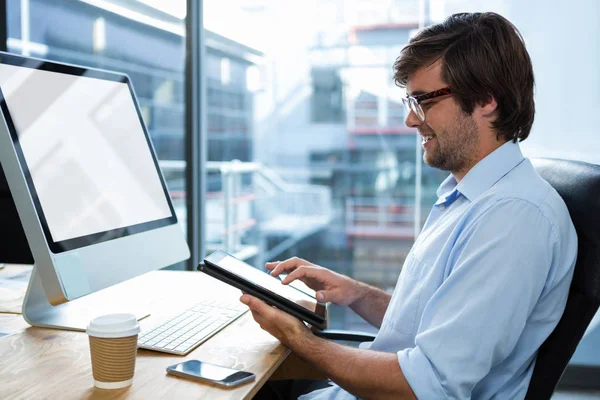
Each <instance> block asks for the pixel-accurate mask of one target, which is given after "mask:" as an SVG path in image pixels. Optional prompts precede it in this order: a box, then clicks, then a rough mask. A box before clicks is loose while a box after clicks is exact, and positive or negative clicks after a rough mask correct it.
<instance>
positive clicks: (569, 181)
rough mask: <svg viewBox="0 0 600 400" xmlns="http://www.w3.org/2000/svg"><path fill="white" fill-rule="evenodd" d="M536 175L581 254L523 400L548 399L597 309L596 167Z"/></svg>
mask: <svg viewBox="0 0 600 400" xmlns="http://www.w3.org/2000/svg"><path fill="white" fill-rule="evenodd" d="M532 163H533V165H534V167H535V169H536V170H537V172H538V173H539V174H540V175H541V176H542V178H544V179H545V180H546V181H547V182H548V183H550V185H552V187H553V188H554V189H555V190H556V191H557V192H558V194H559V195H560V196H561V197H562V198H563V200H564V202H565V203H566V205H567V208H568V209H569V213H570V214H571V219H572V220H573V224H574V225H575V230H576V231H577V236H578V242H579V250H578V255H577V263H576V264H575V274H574V277H573V282H572V284H571V289H570V291H569V297H568V299H567V305H566V308H565V311H564V313H563V316H562V317H561V319H560V321H559V323H558V325H557V326H556V329H554V331H553V332H552V334H550V336H549V337H548V339H546V341H545V342H544V343H543V344H542V346H541V347H540V350H539V352H538V356H537V362H536V365H535V368H534V370H533V375H532V377H531V382H530V384H529V389H528V390H527V395H526V398H527V399H532V400H537V399H550V397H551V396H552V393H553V392H554V389H555V388H556V385H557V384H558V381H559V380H560V378H561V376H562V374H563V372H564V371H565V368H566V367H567V364H568V363H569V360H570V359H571V356H573V353H574V352H575V349H576V348H577V345H578V344H579V341H580V340H581V338H582V337H583V334H584V332H585V330H586V329H587V327H588V325H589V323H590V321H591V320H592V318H593V317H594V315H595V314H596V311H597V310H598V306H599V305H600V166H599V165H592V164H587V163H584V162H578V161H566V160H557V159H547V158H538V159H533V160H532ZM317 334H318V335H319V336H322V337H325V338H328V339H332V340H341V341H371V340H373V339H374V336H373V335H370V334H364V333H361V332H347V331H341V330H330V331H322V332H318V333H317Z"/></svg>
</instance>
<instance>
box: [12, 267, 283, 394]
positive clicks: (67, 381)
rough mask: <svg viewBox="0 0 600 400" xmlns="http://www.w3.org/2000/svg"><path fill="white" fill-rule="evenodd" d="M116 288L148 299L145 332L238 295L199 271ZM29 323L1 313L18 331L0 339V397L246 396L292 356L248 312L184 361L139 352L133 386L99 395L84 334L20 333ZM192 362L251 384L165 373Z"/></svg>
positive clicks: (150, 278)
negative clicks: (224, 369) (240, 375)
mask: <svg viewBox="0 0 600 400" xmlns="http://www.w3.org/2000/svg"><path fill="white" fill-rule="evenodd" d="M118 286H119V287H121V286H123V288H125V289H126V290H129V292H130V293H132V295H137V296H144V298H146V299H147V300H148V304H149V306H150V307H151V311H152V315H151V316H150V317H149V318H146V319H144V320H142V321H141V322H140V324H141V326H142V330H143V329H144V328H145V327H149V326H152V325H153V324H155V323H156V322H157V321H159V320H160V319H161V318H164V317H165V316H167V315H170V314H172V313H174V312H177V311H179V310H182V309H184V308H185V307H186V306H187V305H191V304H193V303H194V301H195V300H196V299H199V298H201V297H204V296H211V297H214V298H222V299H235V300H237V299H239V296H240V291H239V290H236V289H233V288H231V287H229V286H227V285H225V284H223V283H221V282H219V281H217V280H215V279H213V278H211V277H209V276H207V275H205V274H202V273H199V272H183V271H155V272H151V273H148V274H146V275H143V276H141V277H138V278H135V279H133V280H131V281H128V282H125V283H123V284H121V285H118ZM0 301H1V300H0ZM27 326H28V325H27V324H26V323H25V321H24V320H23V318H22V317H21V316H20V315H18V314H12V315H10V314H0V331H4V332H6V331H8V330H11V331H17V333H14V334H12V335H9V336H5V337H0V399H9V398H10V399H12V398H26V399H46V398H48V399H121V398H136V399H138V398H139V399H152V398H168V399H200V398H205V399H250V398H252V396H253V395H254V394H255V393H256V392H257V391H258V389H259V388H260V387H261V386H262V385H263V384H264V383H265V382H266V381H267V380H268V379H269V377H270V376H271V374H272V373H273V372H274V371H275V370H276V369H277V367H278V366H279V365H280V364H281V363H282V362H283V360H284V359H285V358H286V357H287V355H288V353H289V350H288V349H287V348H285V347H284V346H283V345H282V344H281V343H280V342H279V341H278V340H277V339H275V338H274V337H272V336H271V335H269V334H268V333H266V332H265V331H263V330H262V329H260V327H259V326H258V324H257V323H256V322H254V320H253V319H252V316H251V314H250V313H249V312H248V313H246V314H244V315H243V316H242V317H241V318H239V319H238V320H236V321H234V322H233V323H232V324H231V325H229V326H228V327H226V328H225V329H224V330H222V331H221V332H219V333H218V334H217V335H215V336H214V337H212V338H211V339H209V340H208V341H207V342H205V343H204V344H202V345H201V346H200V347H198V348H197V349H196V350H194V351H193V352H191V353H190V354H188V355H187V356H185V357H182V356H175V355H169V354H165V353H158V352H153V351H148V350H138V356H137V362H136V371H135V376H134V378H133V385H132V386H130V387H129V388H124V389H119V390H102V389H97V388H95V387H94V383H93V379H92V371H91V361H90V354H89V344H88V338H87V335H86V334H85V333H83V332H70V331H60V330H52V329H43V328H34V327H29V328H27V329H25V330H24V331H23V330H22V329H24V328H25V327H27ZM19 330H21V332H18V331H19ZM189 359H199V360H202V361H207V362H211V363H215V364H219V365H225V366H229V367H232V368H238V369H243V370H246V371H251V372H254V373H255V374H256V381H255V382H253V383H249V384H246V385H243V386H240V387H238V388H236V389H221V388H219V387H216V386H211V385H208V384H203V383H197V382H194V381H191V380H187V379H181V378H177V377H174V376H171V375H167V374H166V372H165V369H166V368H167V366H169V365H171V364H175V363H177V362H181V361H185V360H189Z"/></svg>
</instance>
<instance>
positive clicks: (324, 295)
mask: <svg viewBox="0 0 600 400" xmlns="http://www.w3.org/2000/svg"><path fill="white" fill-rule="evenodd" d="M330 299H331V292H329V291H328V290H320V291H318V292H317V300H319V301H320V302H322V303H325V302H328V301H330Z"/></svg>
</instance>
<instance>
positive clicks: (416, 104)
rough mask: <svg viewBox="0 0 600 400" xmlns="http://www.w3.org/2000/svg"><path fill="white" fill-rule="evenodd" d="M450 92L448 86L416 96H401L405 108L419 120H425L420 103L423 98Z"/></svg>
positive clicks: (432, 97) (427, 98) (433, 97)
mask: <svg viewBox="0 0 600 400" xmlns="http://www.w3.org/2000/svg"><path fill="white" fill-rule="evenodd" d="M451 93H452V90H450V86H448V87H445V88H442V89H438V90H434V91H433V92H429V93H424V94H420V95H418V96H409V95H406V97H404V98H402V103H403V104H404V106H405V107H406V109H407V110H408V111H409V112H410V111H412V112H414V113H415V115H416V116H417V117H419V120H421V122H425V112H424V111H423V107H421V103H422V102H423V101H425V100H430V99H435V98H436V97H440V96H446V95H449V94H451Z"/></svg>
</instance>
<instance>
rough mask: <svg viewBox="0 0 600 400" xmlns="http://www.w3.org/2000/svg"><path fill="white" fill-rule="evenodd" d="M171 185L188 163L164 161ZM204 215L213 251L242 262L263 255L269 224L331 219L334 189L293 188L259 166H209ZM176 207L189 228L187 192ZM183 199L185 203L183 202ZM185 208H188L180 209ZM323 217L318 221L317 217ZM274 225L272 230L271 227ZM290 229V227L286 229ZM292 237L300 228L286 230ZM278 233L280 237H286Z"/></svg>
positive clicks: (178, 195)
mask: <svg viewBox="0 0 600 400" xmlns="http://www.w3.org/2000/svg"><path fill="white" fill-rule="evenodd" d="M159 164H160V167H161V169H162V171H163V175H164V176H165V179H166V180H167V184H168V186H170V185H169V182H177V181H178V180H179V179H183V174H184V171H185V167H186V163H185V161H166V160H163V161H160V162H159ZM206 171H207V178H208V182H207V183H208V184H207V199H206V200H207V201H206V210H205V221H204V222H203V223H205V224H207V227H206V235H207V237H206V241H207V248H209V249H211V248H212V249H217V248H218V249H223V250H225V251H227V252H229V253H232V254H236V255H238V256H239V257H240V258H243V259H247V258H250V257H252V256H254V255H256V254H257V253H259V252H260V251H262V250H268V249H261V247H264V243H265V240H264V239H265V238H264V236H265V235H268V234H269V232H268V230H267V229H266V228H263V227H266V226H267V225H269V222H274V221H276V220H277V219H280V218H282V217H283V218H287V219H286V221H288V222H289V221H292V223H293V221H298V222H302V223H304V224H306V222H307V221H308V223H309V224H310V223H311V221H314V224H319V225H320V226H319V227H315V228H317V229H322V228H323V227H324V226H326V225H327V224H326V223H323V221H328V220H330V219H331V214H332V211H331V190H330V189H329V187H326V186H319V185H309V184H290V183H287V182H286V181H285V180H283V179H282V178H281V177H280V176H279V175H278V174H277V173H275V172H274V171H273V170H271V169H270V168H268V167H266V166H264V165H263V164H260V163H254V162H240V161H230V162H208V163H207V165H206ZM171 197H172V198H173V202H174V206H175V208H176V212H177V215H178V218H179V219H180V222H181V223H182V225H183V226H184V228H185V224H186V221H187V216H186V215H185V192H184V191H177V190H171ZM178 199H182V200H180V201H179V202H178ZM181 208H183V209H181ZM315 217H318V218H315ZM272 225H273V224H271V225H270V226H272ZM287 225H289V224H287ZM284 228H287V230H288V231H289V232H288V234H289V235H293V234H294V232H295V230H296V229H297V227H296V226H284ZM281 232H282V231H281V230H278V234H281Z"/></svg>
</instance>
